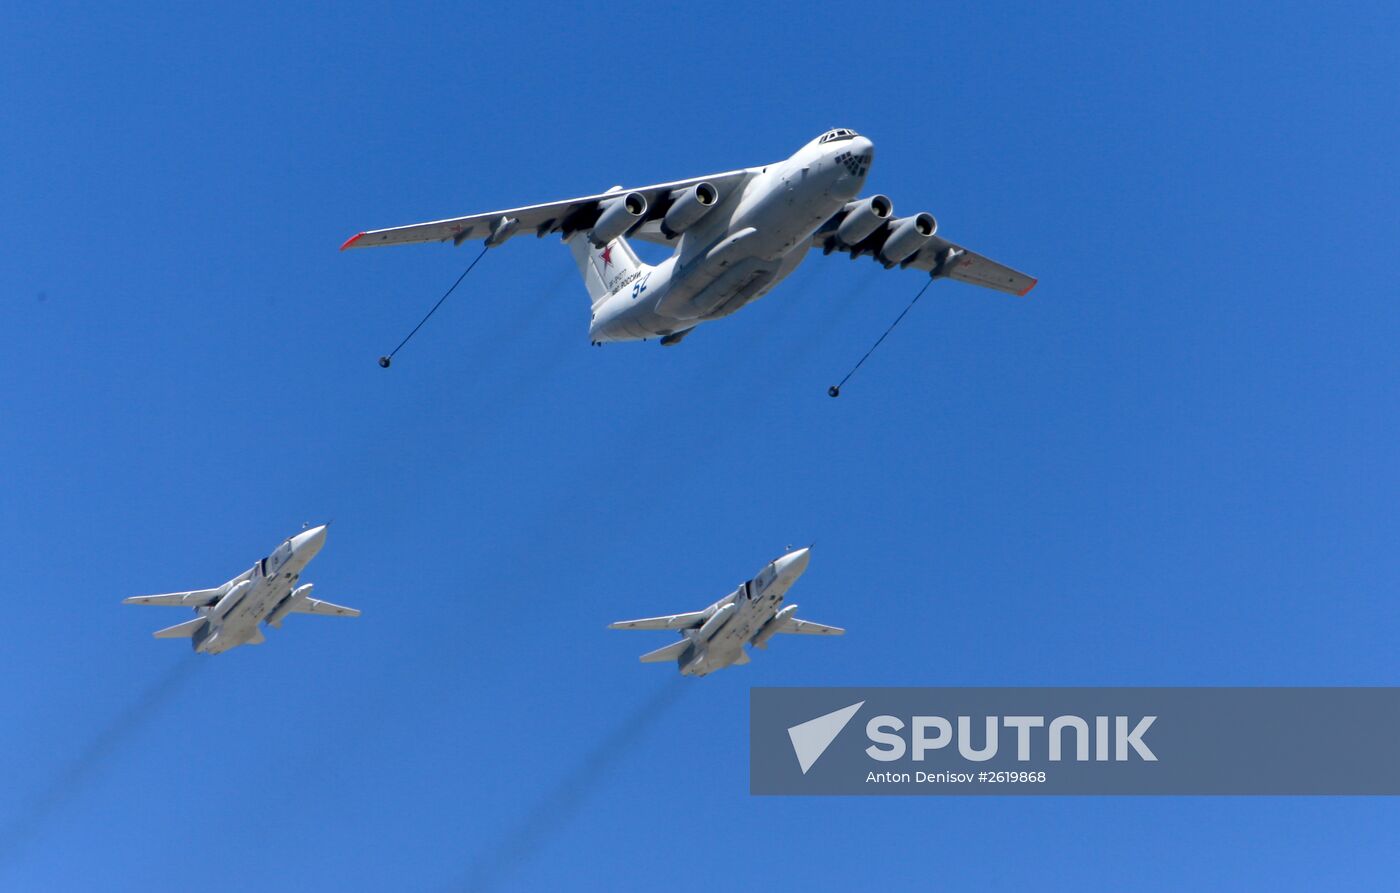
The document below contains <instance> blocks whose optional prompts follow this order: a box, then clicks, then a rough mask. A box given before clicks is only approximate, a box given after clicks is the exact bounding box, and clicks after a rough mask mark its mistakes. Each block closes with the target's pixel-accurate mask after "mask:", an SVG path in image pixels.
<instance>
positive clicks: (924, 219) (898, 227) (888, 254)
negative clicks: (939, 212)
mask: <svg viewBox="0 0 1400 893" xmlns="http://www.w3.org/2000/svg"><path fill="white" fill-rule="evenodd" d="M890 225H891V226H893V227H894V232H892V233H890V237H889V238H888V239H886V240H885V247H884V248H881V249H880V260H881V261H883V262H884V264H885V266H887V267H892V266H894V265H895V264H897V263H899V262H900V261H902V260H904V259H905V258H907V257H909V256H910V255H912V254H913V253H914V252H915V251H918V250H919V249H920V248H922V247H924V246H925V245H926V244H928V240H929V239H931V238H933V234H934V233H936V232H938V221H937V220H934V219H933V215H932V214H930V213H928V212H927V211H924V212H921V213H918V214H915V215H914V216H913V217H905V218H903V219H901V220H894V221H891V223H890Z"/></svg>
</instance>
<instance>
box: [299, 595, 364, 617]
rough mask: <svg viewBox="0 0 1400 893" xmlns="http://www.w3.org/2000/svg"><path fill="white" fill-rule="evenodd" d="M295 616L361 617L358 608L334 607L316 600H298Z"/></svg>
mask: <svg viewBox="0 0 1400 893" xmlns="http://www.w3.org/2000/svg"><path fill="white" fill-rule="evenodd" d="M292 613H293V614H321V615H324V616H327V617H359V616H360V610H359V609H358V608H347V607H345V606H344V605H333V604H331V603H330V602H323V601H321V600H320V599H316V598H303V599H298V600H297V603H296V605H295V606H294V607H293V608H292Z"/></svg>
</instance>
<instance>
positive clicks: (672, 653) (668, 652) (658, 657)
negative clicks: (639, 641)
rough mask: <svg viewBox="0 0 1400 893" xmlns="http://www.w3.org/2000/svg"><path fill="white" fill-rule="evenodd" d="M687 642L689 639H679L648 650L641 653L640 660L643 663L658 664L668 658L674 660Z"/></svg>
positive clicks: (688, 642) (683, 649)
mask: <svg viewBox="0 0 1400 893" xmlns="http://www.w3.org/2000/svg"><path fill="white" fill-rule="evenodd" d="M689 644H690V640H689V639H681V640H680V641H679V642H672V643H671V644H669V645H667V646H666V647H665V648H658V649H656V650H655V651H648V652H647V653H646V654H643V655H642V657H641V661H642V663H644V664H659V663H662V662H664V661H668V660H676V659H677V658H679V657H680V656H681V652H683V651H685V648H686V646H687V645H689Z"/></svg>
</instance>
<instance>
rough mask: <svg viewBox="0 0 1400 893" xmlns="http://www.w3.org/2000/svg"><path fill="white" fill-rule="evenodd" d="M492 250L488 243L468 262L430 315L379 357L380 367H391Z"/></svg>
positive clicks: (430, 311)
mask: <svg viewBox="0 0 1400 893" xmlns="http://www.w3.org/2000/svg"><path fill="white" fill-rule="evenodd" d="M490 250H491V246H490V245H487V246H486V247H485V248H482V249H481V253H480V254H478V255H477V256H476V258H475V259H474V260H473V261H472V262H471V263H469V264H467V268H466V269H465V270H463V271H462V275H460V276H458V277H457V281H456V282H454V283H452V287H451V288H449V289H448V290H447V291H445V292H444V293H443V295H442V297H440V298H438V302H437V303H436V304H434V305H433V309H432V310H429V311H428V315H427V316H425V317H423V318H422V319H420V320H419V321H418V325H416V326H414V327H413V331H411V332H409V333H408V334H407V335H405V336H404V337H403V340H402V341H400V342H399V346H398V347H396V348H394V349H393V350H391V351H389V352H388V353H387V354H385V355H384V356H382V357H380V358H379V368H381V369H388V368H389V366H390V364H392V363H393V362H394V354H396V353H398V352H399V351H400V350H402V349H403V346H404V345H405V344H407V343H408V339H410V338H412V337H413V336H414V335H417V334H418V330H419V329H421V328H423V323H425V322H427V321H428V320H429V319H430V318H431V317H432V315H433V314H434V313H437V309H438V308H439V307H441V306H442V302H443V301H446V300H447V296H448V295H450V294H452V293H453V292H454V291H456V290H457V286H459V285H461V284H462V280H463V279H466V278H467V274H468V273H470V272H471V271H472V267H474V266H476V262H477V261H479V260H481V259H482V258H483V257H485V256H486V252H487V251H490Z"/></svg>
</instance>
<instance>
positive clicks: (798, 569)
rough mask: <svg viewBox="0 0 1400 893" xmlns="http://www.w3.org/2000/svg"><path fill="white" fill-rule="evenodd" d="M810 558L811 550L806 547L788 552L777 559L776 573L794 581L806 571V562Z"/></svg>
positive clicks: (809, 547)
mask: <svg viewBox="0 0 1400 893" xmlns="http://www.w3.org/2000/svg"><path fill="white" fill-rule="evenodd" d="M811 558H812V548H811V546H807V547H804V548H801V549H798V550H796V551H793V552H789V553H787V554H786V555H784V556H783V557H782V558H779V559H778V573H779V574H781V575H783V576H784V577H786V578H787V579H789V580H795V579H797V578H798V577H799V576H801V575H802V572H803V571H805V570H807V562H808V561H810V560H811Z"/></svg>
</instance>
